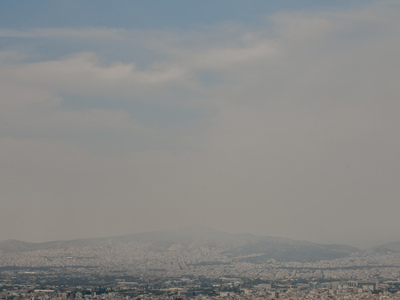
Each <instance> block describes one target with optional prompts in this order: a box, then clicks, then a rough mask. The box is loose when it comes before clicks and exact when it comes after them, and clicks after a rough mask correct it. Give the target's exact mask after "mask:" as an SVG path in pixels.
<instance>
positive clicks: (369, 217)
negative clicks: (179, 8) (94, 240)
mask: <svg viewBox="0 0 400 300" xmlns="http://www.w3.org/2000/svg"><path fill="white" fill-rule="evenodd" d="M399 13H400V7H399V5H398V4H397V3H396V2H393V1H380V2H377V3H376V4H374V5H369V6H366V7H364V8H357V9H352V10H346V11H344V10H342V11H335V12H332V11H330V12H327V11H322V12H300V13H299V12H292V13H290V12H285V13H278V14H275V15H272V16H269V17H268V18H267V19H266V21H265V23H264V24H262V26H257V27H255V26H251V27H250V26H246V25H245V24H225V25H221V26H213V27H202V28H197V29H196V30H188V31H167V30H165V31H150V30H130V31H129V30H124V29H113V28H79V29H74V28H43V29H32V30H26V31H16V30H9V29H7V28H4V29H2V30H0V38H3V39H5V38H7V39H12V40H13V41H14V43H10V46H7V47H3V48H2V49H1V52H0V105H1V108H2V109H1V111H0V124H1V126H0V145H1V147H0V165H1V169H2V172H1V173H0V176H1V180H0V189H1V191H2V209H1V211H0V228H2V229H1V231H0V239H1V240H2V239H6V238H16V239H23V240H31V241H44V240H51V239H71V238H83V237H90V236H107V235H116V234H127V233H133V232H138V231H144V230H156V229H161V228H165V227H170V228H171V227H178V226H184V225H188V224H193V223H195V224H203V225H208V226H212V227H216V228H218V229H222V230H227V231H232V232H252V233H257V234H264V235H282V236H289V237H294V238H300V239H308V240H312V241H319V242H327V243H333V242H341V243H350V244H355V245H360V246H366V245H373V244H375V243H379V242H384V241H390V240H396V239H397V240H400V235H399V233H398V230H396V229H397V228H398V226H399V225H400V222H399V221H398V218H397V212H398V211H399V209H400V202H399V201H398V195H399V194H400V193H399V192H400V188H399V185H398V178H399V175H400V162H399V160H398V157H397V156H398V153H399V150H400V138H399V134H398V128H399V125H400V124H399V120H400V118H399V112H400V102H399V101H398V95H399V94H400V86H399V84H398V78H399V70H400V68H399V67H400V59H399V56H398V53H399V50H400V40H399V39H398V32H399V30H400V22H399V18H398V16H399ZM11 44H12V46H11ZM38 44H41V45H43V44H44V45H51V44H55V45H57V46H55V49H61V48H62V49H64V50H63V51H59V52H57V53H50V50H51V49H50V50H49V49H46V50H45V52H44V53H40V52H38V51H37V49H38V48H37V47H38V46H37V45H38ZM45 48H46V47H45ZM65 49H71V50H70V51H66V50H65ZM114 49H118V50H117V51H116V52H114V51H113V50H114ZM46 51H49V53H47V52H46ZM115 53H117V54H118V55H120V57H121V59H116V58H115ZM48 57H51V59H49V58H48ZM9 224H12V226H10V225H9Z"/></svg>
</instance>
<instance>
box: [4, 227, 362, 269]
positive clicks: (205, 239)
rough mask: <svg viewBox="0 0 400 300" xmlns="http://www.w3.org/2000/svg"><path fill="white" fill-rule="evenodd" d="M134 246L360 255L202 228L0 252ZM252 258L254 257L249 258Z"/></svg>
mask: <svg viewBox="0 0 400 300" xmlns="http://www.w3.org/2000/svg"><path fill="white" fill-rule="evenodd" d="M132 243H133V244H142V245H144V246H145V248H146V249H148V250H149V251H150V250H151V251H157V252H161V253H162V252H165V251H170V250H179V251H193V250H196V249H200V248H202V247H203V248H207V249H212V250H213V251H216V252H220V253H222V254H223V255H227V256H228V257H230V258H232V259H242V260H248V259H250V260H252V261H253V262H257V261H265V260H267V259H271V258H273V259H276V260H279V261H315V260H320V259H332V258H339V257H345V256H347V255H349V254H350V253H353V252H356V251H359V250H358V249H357V248H354V247H350V246H345V245H322V244H316V243H311V242H307V241H298V240H294V239H289V238H282V237H268V236H259V235H252V234H232V233H227V232H222V231H218V230H215V229H211V228H207V227H202V226H191V227H186V228H181V229H177V230H166V231H157V232H143V233H136V234H132V235H125V236H117V237H108V238H97V239H81V240H72V241H54V242H46V243H25V242H21V241H15V240H7V241H3V242H0V251H2V252H23V251H35V250H40V249H62V248H69V247H84V246H109V245H116V244H122V245H131V244H132ZM249 256H252V257H251V258H248V257H249Z"/></svg>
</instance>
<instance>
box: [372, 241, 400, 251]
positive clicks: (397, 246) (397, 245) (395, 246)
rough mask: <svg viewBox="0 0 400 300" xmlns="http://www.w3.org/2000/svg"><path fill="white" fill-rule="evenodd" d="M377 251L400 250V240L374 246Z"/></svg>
mask: <svg viewBox="0 0 400 300" xmlns="http://www.w3.org/2000/svg"><path fill="white" fill-rule="evenodd" d="M372 250H373V251H376V252H388V251H390V252H400V242H392V243H386V244H383V245H380V246H377V247H374V248H372Z"/></svg>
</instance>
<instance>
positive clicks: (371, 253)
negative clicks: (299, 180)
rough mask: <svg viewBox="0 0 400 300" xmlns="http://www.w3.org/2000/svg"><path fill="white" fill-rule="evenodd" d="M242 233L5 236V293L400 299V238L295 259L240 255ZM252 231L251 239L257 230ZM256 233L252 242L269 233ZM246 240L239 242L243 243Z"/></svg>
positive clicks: (1, 264) (0, 248) (1, 276)
mask: <svg viewBox="0 0 400 300" xmlns="http://www.w3.org/2000/svg"><path fill="white" fill-rule="evenodd" d="M237 236H238V235H234V234H228V233H225V232H219V231H216V230H213V229H210V228H205V227H198V226H196V227H189V228H183V229H178V230H173V231H164V232H157V233H156V234H154V233H153V232H150V233H141V234H139V235H133V236H122V237H111V238H102V239H88V240H75V241H57V242H54V243H51V242H47V243H42V244H35V243H22V244H21V242H18V241H5V242H2V243H0V280H1V281H0V284H1V287H0V288H1V293H0V297H1V299H190V298H195V299H277V298H279V299H399V298H400V251H398V245H399V244H398V243H392V244H387V245H382V246H379V247H374V248H372V249H368V250H357V251H356V250H355V249H353V251H352V252H351V253H346V254H341V255H342V256H343V257H340V258H331V259H321V260H314V259H307V260H304V258H302V257H301V256H297V257H298V260H297V261H292V260H291V257H292V256H290V257H283V256H281V257H280V258H281V259H280V260H276V259H274V258H268V257H267V256H268V252H267V251H264V252H261V253H250V254H243V253H240V254H236V255H233V254H232V253H234V251H232V247H234V246H233V244H229V243H228V242H227V240H228V239H229V238H231V240H233V238H237ZM245 236H246V237H247V239H249V236H250V235H245ZM160 237H163V238H162V241H160V240H159V239H160ZM189 237H190V238H189ZM250 237H251V238H250V240H251V242H250V243H257V241H255V239H256V238H260V239H262V238H264V237H256V236H250ZM216 238H219V239H220V240H219V242H218V241H217V240H216ZM240 239H241V238H240ZM240 239H237V240H235V245H236V246H237V245H238V243H239V244H240V242H239V240H240ZM274 240H275V242H271V243H269V244H268V247H267V248H273V247H274V248H276V247H279V248H280V250H279V251H288V248H286V244H285V243H283V244H282V240H280V239H276V238H275V239H274ZM111 241H112V242H111ZM177 241H178V242H177ZM160 243H161V244H160ZM276 243H278V244H276ZM297 243H300V244H303V243H304V242H303V241H293V240H291V247H295V248H296V249H297V251H301V250H299V248H298V245H297ZM160 245H162V246H160ZM322 246H323V245H320V247H322ZM342 247H344V246H343V245H342ZM396 247H397V248H396ZM257 250H258V248H257ZM299 260H301V261H299Z"/></svg>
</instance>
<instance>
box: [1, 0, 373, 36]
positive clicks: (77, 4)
mask: <svg viewBox="0 0 400 300" xmlns="http://www.w3.org/2000/svg"><path fill="white" fill-rule="evenodd" d="M368 2H371V1H369V0H367V1H365V0H364V1H360V0H350V1H345V0H335V1H327V0H319V1H317V0H305V1H294V0H280V1H277V0H274V1H271V0H268V1H265V0H264V1H263V0H251V1H246V2H244V1H239V0H233V1H229V2H228V1H222V0H217V1H212V0H206V1H198V0H197V1H184V0H172V1H146V0H139V1H128V0H125V1H113V2H110V1H105V0H101V1H95V0H89V1H83V2H82V1H76V0H74V1H61V0H55V1H51V0H48V1H39V2H37V1H35V2H33V1H27V0H26V1H2V3H1V4H0V5H1V12H0V26H2V27H7V28H14V29H26V28H32V27H37V28H40V27H85V26H95V27H99V26H100V27H114V28H128V29H165V28H185V29H188V28H192V27H195V26H199V25H216V24H221V23H224V22H243V23H246V24H258V23H259V22H262V20H263V19H264V18H265V16H267V15H269V14H273V13H276V12H278V11H283V10H286V11H296V10H303V11H312V10H326V9H340V8H342V7H347V8H348V7H352V6H357V5H365V4H367V3H368Z"/></svg>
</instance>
